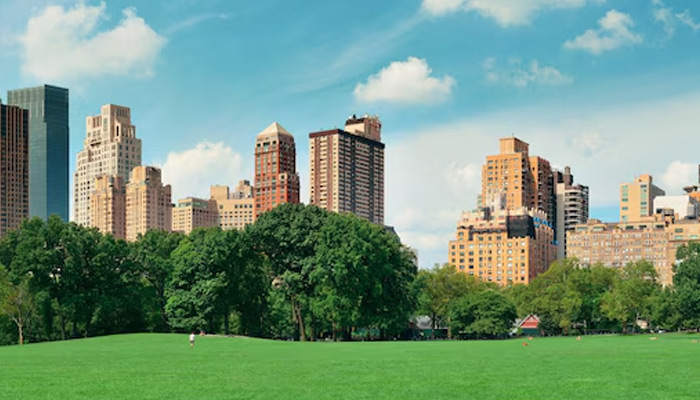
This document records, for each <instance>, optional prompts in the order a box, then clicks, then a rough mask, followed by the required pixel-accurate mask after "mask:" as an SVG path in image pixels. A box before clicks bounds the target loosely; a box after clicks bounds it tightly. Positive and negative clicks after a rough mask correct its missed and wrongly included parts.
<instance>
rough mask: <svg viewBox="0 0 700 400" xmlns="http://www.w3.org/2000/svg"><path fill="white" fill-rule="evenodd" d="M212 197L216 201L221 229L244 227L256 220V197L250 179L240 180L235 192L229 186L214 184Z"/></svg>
mask: <svg viewBox="0 0 700 400" xmlns="http://www.w3.org/2000/svg"><path fill="white" fill-rule="evenodd" d="M211 199H212V200H213V201H214V202H215V207H216V210H217V213H218V223H219V226H220V227H221V229H224V230H228V229H243V228H245V227H246V225H249V224H252V223H253V222H255V199H254V198H253V187H252V186H251V185H250V182H249V181H245V180H244V181H240V182H238V185H237V186H236V188H235V189H234V191H233V192H231V191H230V190H229V187H228V186H212V187H211Z"/></svg>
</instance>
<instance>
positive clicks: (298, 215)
mask: <svg viewBox="0 0 700 400" xmlns="http://www.w3.org/2000/svg"><path fill="white" fill-rule="evenodd" d="M328 215H329V213H328V212H327V211H325V210H322V209H320V208H318V207H316V206H305V205H302V204H282V205H280V206H278V207H275V208H274V209H273V210H271V211H268V212H266V213H263V214H262V215H261V216H260V217H259V218H258V219H257V221H256V222H255V224H253V225H251V226H249V227H248V229H247V232H248V234H249V235H250V238H251V240H252V243H253V246H254V248H255V249H256V250H257V251H259V252H260V253H261V254H262V255H263V256H264V257H265V259H266V260H267V265H269V267H270V272H271V276H270V283H271V284H272V283H274V285H275V286H276V287H277V288H278V290H280V291H282V293H284V294H285V297H286V298H287V300H288V301H289V304H290V308H291V310H292V316H293V319H294V323H295V324H296V325H297V327H298V330H299V339H300V340H302V341H305V340H307V339H308V338H309V336H310V335H309V333H310V332H308V329H307V327H308V325H309V324H312V322H311V320H312V318H311V315H310V304H309V299H310V298H311V297H312V296H313V293H314V291H315V288H314V287H313V285H312V280H311V279H310V275H311V273H312V272H313V270H314V268H315V267H316V245H317V243H318V240H319V235H320V233H321V228H322V227H323V225H324V223H325V221H326V219H327V218H328Z"/></svg>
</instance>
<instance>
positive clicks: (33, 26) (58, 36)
mask: <svg viewBox="0 0 700 400" xmlns="http://www.w3.org/2000/svg"><path fill="white" fill-rule="evenodd" d="M105 10H106V4H105V3H104V2H101V3H100V5H98V6H89V5H85V4H83V3H79V4H77V5H75V6H74V7H73V8H70V9H64V8H63V7H62V6H49V7H46V8H45V9H43V10H42V11H41V12H40V13H39V14H37V15H35V16H33V17H32V18H30V19H29V22H28V23H27V28H26V31H25V33H24V34H23V35H22V36H21V37H20V39H19V40H20V44H21V46H22V47H23V49H22V53H23V65H22V72H23V73H25V74H27V75H31V76H33V77H35V78H37V79H39V80H43V81H57V80H62V79H82V78H85V77H96V76H105V75H134V76H151V75H153V66H154V64H155V61H156V58H157V57H158V54H159V53H160V51H161V49H162V48H163V46H164V45H165V42H166V40H165V38H163V37H161V36H160V35H158V34H157V33H156V32H155V31H154V30H153V29H152V28H151V27H150V26H148V25H147V24H146V21H144V19H143V18H141V17H139V16H138V15H136V11H135V10H134V9H132V8H127V9H125V10H123V11H122V14H123V17H122V19H121V21H120V22H119V24H118V25H117V26H116V27H114V28H112V29H111V30H99V29H98V25H99V24H100V22H101V21H103V20H106V19H108V18H109V17H108V15H106V13H105Z"/></svg>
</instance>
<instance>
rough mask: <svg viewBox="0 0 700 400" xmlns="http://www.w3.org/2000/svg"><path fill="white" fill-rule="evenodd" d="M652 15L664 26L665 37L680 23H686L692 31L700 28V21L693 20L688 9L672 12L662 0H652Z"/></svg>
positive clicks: (673, 31)
mask: <svg viewBox="0 0 700 400" xmlns="http://www.w3.org/2000/svg"><path fill="white" fill-rule="evenodd" d="M651 3H652V15H653V16H654V20H655V21H656V22H658V23H661V24H662V25H663V26H664V31H665V32H666V36H667V37H669V38H670V37H671V36H673V35H674V34H675V32H676V26H677V25H678V24H679V23H681V24H683V25H686V26H687V27H689V28H690V29H692V31H693V32H698V31H699V30H700V23H698V22H696V21H695V18H693V16H692V14H691V13H690V10H687V9H686V10H684V11H683V12H677V13H674V12H673V9H672V8H671V7H668V6H667V5H666V4H665V3H664V2H663V1H662V0H652V2H651Z"/></svg>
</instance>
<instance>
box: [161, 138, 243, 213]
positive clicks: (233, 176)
mask: <svg viewBox="0 0 700 400" xmlns="http://www.w3.org/2000/svg"><path fill="white" fill-rule="evenodd" d="M161 168H162V170H163V183H165V184H170V185H172V190H173V202H175V201H177V200H178V199H181V198H185V197H188V196H195V197H203V198H209V187H210V186H211V185H229V186H235V184H236V183H237V182H238V181H239V180H241V179H246V177H245V176H244V175H243V172H244V171H245V170H247V169H246V168H243V167H242V157H241V155H240V154H239V153H237V152H235V151H234V150H233V149H232V148H231V147H229V146H226V145H224V144H223V143H221V142H219V143H210V142H200V143H198V144H197V145H196V146H195V147H194V148H192V149H187V150H184V151H181V152H170V153H169V154H168V157H167V159H166V161H165V164H163V166H162V167H161Z"/></svg>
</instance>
